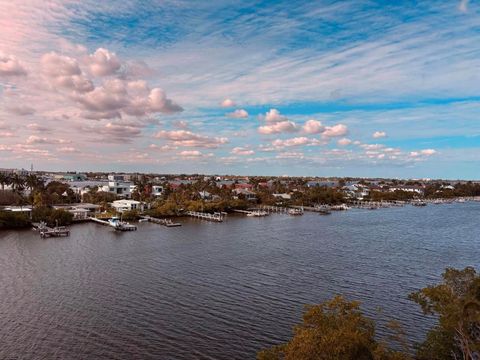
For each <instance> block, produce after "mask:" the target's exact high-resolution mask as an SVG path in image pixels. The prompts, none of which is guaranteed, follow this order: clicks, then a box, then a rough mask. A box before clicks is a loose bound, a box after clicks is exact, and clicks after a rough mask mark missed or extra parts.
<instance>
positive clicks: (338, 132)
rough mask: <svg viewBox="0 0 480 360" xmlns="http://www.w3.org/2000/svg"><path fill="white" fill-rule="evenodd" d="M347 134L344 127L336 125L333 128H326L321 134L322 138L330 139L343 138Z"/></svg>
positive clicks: (346, 129)
mask: <svg viewBox="0 0 480 360" xmlns="http://www.w3.org/2000/svg"><path fill="white" fill-rule="evenodd" d="M347 134H348V128H347V126H346V125H343V124H337V125H334V126H326V127H325V130H324V131H323V132H322V137H324V138H332V137H338V136H345V135H347Z"/></svg>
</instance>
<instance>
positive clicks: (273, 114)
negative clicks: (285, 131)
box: [264, 109, 288, 123]
mask: <svg viewBox="0 0 480 360" xmlns="http://www.w3.org/2000/svg"><path fill="white" fill-rule="evenodd" d="M264 119H265V121H266V122H267V123H276V122H286V121H287V120H288V119H287V117H286V116H283V115H280V112H279V111H278V110H277V109H270V110H269V111H268V112H267V113H266V114H265V116H264Z"/></svg>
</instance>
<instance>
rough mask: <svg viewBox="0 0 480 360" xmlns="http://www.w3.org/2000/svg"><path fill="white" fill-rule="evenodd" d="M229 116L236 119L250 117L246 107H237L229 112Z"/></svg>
mask: <svg viewBox="0 0 480 360" xmlns="http://www.w3.org/2000/svg"><path fill="white" fill-rule="evenodd" d="M227 116H228V117H231V118H235V119H245V118H248V112H247V111H246V110H244V109H237V110H235V111H233V112H231V113H228V114H227Z"/></svg>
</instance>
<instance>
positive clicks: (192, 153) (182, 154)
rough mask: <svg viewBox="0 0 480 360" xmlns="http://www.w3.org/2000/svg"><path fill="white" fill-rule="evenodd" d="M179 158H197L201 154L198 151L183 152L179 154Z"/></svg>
mask: <svg viewBox="0 0 480 360" xmlns="http://www.w3.org/2000/svg"><path fill="white" fill-rule="evenodd" d="M180 156H186V157H198V156H202V153H201V152H200V151H198V150H185V151H182V152H180Z"/></svg>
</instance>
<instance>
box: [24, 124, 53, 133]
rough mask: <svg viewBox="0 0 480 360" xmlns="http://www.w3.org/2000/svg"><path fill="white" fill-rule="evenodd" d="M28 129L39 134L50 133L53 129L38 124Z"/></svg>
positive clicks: (29, 125) (29, 126)
mask: <svg viewBox="0 0 480 360" xmlns="http://www.w3.org/2000/svg"><path fill="white" fill-rule="evenodd" d="M27 129H29V130H32V131H38V132H49V131H51V129H50V128H49V127H46V126H42V125H39V124H37V123H31V124H28V125H27Z"/></svg>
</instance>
